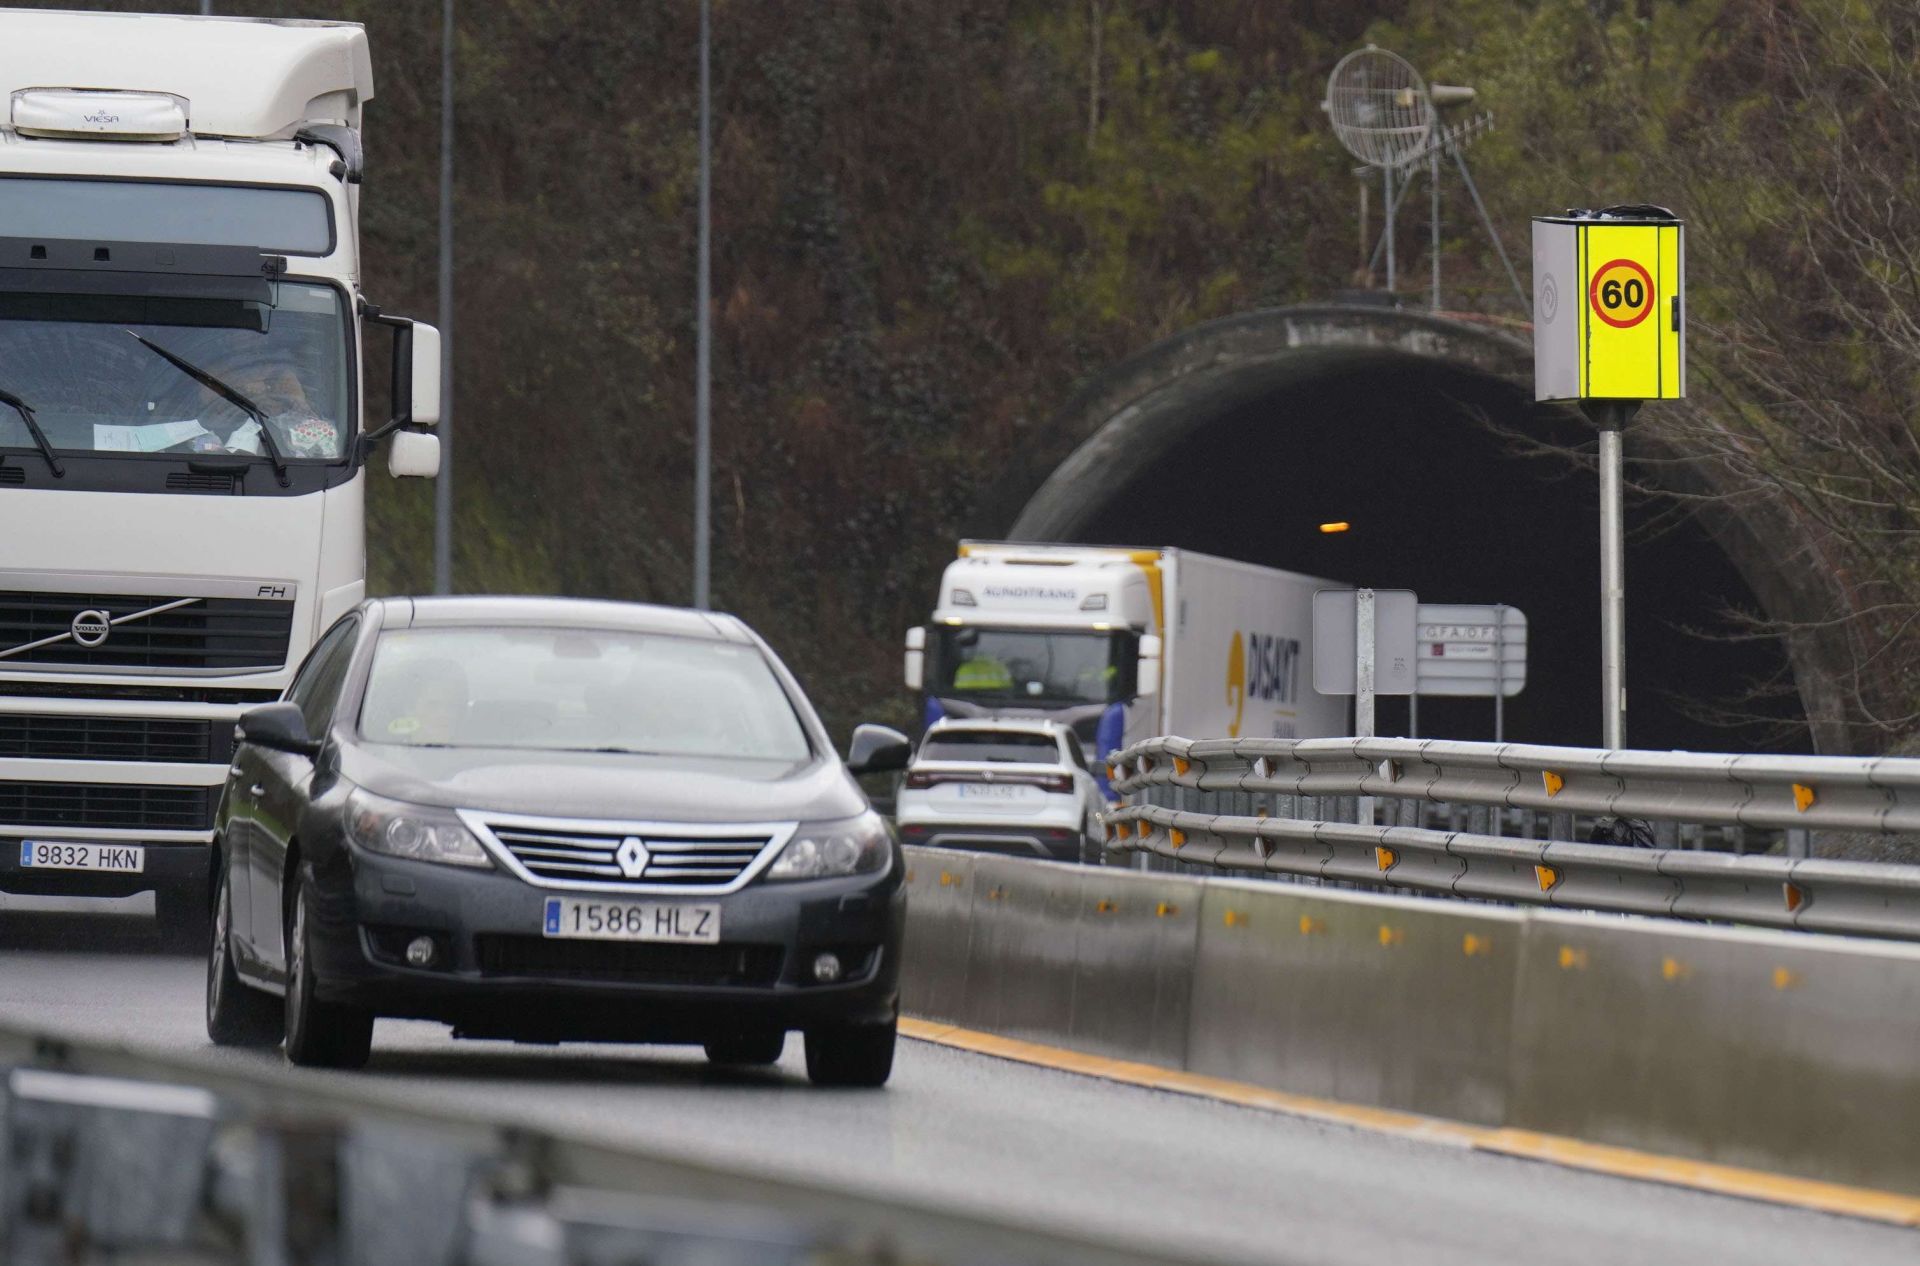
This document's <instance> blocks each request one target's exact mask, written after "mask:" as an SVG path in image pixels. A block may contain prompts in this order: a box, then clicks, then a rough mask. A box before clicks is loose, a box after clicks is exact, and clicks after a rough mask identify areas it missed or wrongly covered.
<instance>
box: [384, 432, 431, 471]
mask: <svg viewBox="0 0 1920 1266" xmlns="http://www.w3.org/2000/svg"><path fill="white" fill-rule="evenodd" d="M387 469H388V470H389V471H390V472H392V474H393V476H394V477H395V478H400V477H402V476H407V475H412V476H416V477H418V478H422V479H432V478H433V477H434V476H436V475H438V474H439V473H440V437H439V436H437V435H428V434H427V433H426V432H425V431H395V432H394V433H393V434H392V435H390V436H388V437H387Z"/></svg>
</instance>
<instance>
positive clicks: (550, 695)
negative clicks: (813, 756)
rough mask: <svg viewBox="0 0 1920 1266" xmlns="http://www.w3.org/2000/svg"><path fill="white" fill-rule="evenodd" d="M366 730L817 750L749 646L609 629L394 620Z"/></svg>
mask: <svg viewBox="0 0 1920 1266" xmlns="http://www.w3.org/2000/svg"><path fill="white" fill-rule="evenodd" d="M360 732H361V734H362V735H363V736H364V737H365V738H367V739H368V740H369V741H371V742H375V743H394V744H400V745H404V746H410V747H477V748H521V749H533V750H539V751H611V752H633V753H644V754H649V755H666V756H698V757H716V758H733V759H748V760H778V761H784V762H789V763H792V762H798V761H803V760H805V759H807V757H808V756H809V755H810V753H811V751H812V749H811V747H810V745H809V744H808V742H807V734H806V730H805V729H804V728H803V727H802V726H801V723H800V718H799V716H798V715H797V714H796V713H795V711H794V706H793V703H792V701H791V700H789V699H788V697H787V692H786V691H785V690H784V689H783V688H782V687H781V684H780V681H779V679H778V678H777V677H776V676H775V675H774V672H773V669H772V667H771V666H770V665H769V664H768V663H767V661H766V658H765V657H764V656H763V655H762V654H761V653H760V651H759V649H758V648H757V647H754V646H743V645H739V644H736V643H732V642H718V641H710V640H704V639H699V638H685V637H671V636H662V635H655V634H643V633H629V632H623V631H618V630H604V629H559V628H465V627H462V628H428V629H396V630H392V631H390V632H387V633H383V634H381V636H380V644H379V646H378V648H377V649H376V651H375V653H374V660H373V669H372V676H371V678H370V680H369V681H368V683H367V693H366V699H365V702H364V703H363V705H362V707H361V710H360Z"/></svg>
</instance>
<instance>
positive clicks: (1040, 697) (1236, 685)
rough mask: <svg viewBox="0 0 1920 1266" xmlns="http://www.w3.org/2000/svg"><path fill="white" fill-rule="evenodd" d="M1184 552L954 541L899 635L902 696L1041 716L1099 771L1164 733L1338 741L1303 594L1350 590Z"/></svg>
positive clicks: (937, 705)
mask: <svg viewBox="0 0 1920 1266" xmlns="http://www.w3.org/2000/svg"><path fill="white" fill-rule="evenodd" d="M1346 587H1347V586H1344V585H1338V584H1336V583H1335V582H1333V581H1328V580H1317V579H1315V578H1313V577H1311V576H1302V575H1298V574H1296V573H1294V572H1288V571H1279V570H1277V569H1275V568H1272V567H1257V566H1254V565H1253V564H1251V563H1239V562H1234V561H1232V560H1229V559H1225V558H1214V557H1212V556H1210V555H1207V554H1196V553H1194V552H1192V551H1191V550H1180V549H1130V548H1118V547H1115V548H1106V547H1097V546H1083V545H1021V544H1012V543H1004V542H986V541H965V542H962V543H961V545H960V556H959V557H958V558H957V559H955V560H954V561H953V562H952V563H950V564H948V565H947V569H946V574H945V575H943V576H942V577H941V579H940V596H939V599H938V602H937V605H936V606H935V608H934V612H933V620H932V622H931V623H930V624H928V625H926V626H925V627H921V628H914V629H909V630H908V631H907V643H906V678H907V685H908V686H909V687H910V688H912V689H914V690H917V691H920V692H921V694H922V696H923V698H924V706H925V720H926V722H927V723H928V724H931V723H932V722H933V721H935V720H938V719H939V718H941V717H969V716H1036V715H1041V716H1051V717H1055V718H1057V719H1059V720H1061V721H1064V722H1066V723H1067V724H1069V725H1071V726H1072V727H1073V728H1074V731H1075V732H1076V733H1077V734H1079V736H1080V739H1081V742H1082V744H1083V745H1084V746H1085V747H1086V750H1087V753H1088V755H1089V756H1091V757H1092V758H1093V759H1094V761H1095V763H1096V770H1097V772H1098V773H1099V774H1100V776H1101V778H1102V788H1103V789H1104V790H1107V792H1108V794H1109V795H1111V794H1112V793H1111V789H1110V788H1107V787H1106V784H1105V782H1104V779H1105V774H1106V771H1105V769H1104V768H1099V766H1101V765H1103V764H1104V762H1105V759H1106V757H1107V756H1108V755H1109V754H1111V753H1112V752H1114V751H1116V750H1118V749H1119V748H1121V747H1124V746H1126V745H1127V744H1128V743H1132V742H1135V741H1137V740H1139V739H1143V738H1151V737H1154V736H1157V735H1162V734H1178V735H1181V736H1184V737H1188V738H1221V737H1247V738H1320V737H1325V736H1328V735H1335V734H1342V733H1345V732H1346V731H1347V705H1346V701H1345V700H1344V699H1341V698H1332V697H1328V696H1324V695H1319V694H1316V693H1314V690H1313V687H1312V682H1311V667H1312V660H1311V658H1310V655H1311V652H1312V638H1313V595H1314V592H1315V591H1316V590H1320V589H1332V588H1346Z"/></svg>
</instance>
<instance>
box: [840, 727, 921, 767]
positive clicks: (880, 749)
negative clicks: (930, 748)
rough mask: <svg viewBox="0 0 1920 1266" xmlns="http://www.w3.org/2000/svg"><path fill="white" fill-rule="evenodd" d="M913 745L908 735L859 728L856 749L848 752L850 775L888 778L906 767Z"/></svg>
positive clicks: (886, 729)
mask: <svg viewBox="0 0 1920 1266" xmlns="http://www.w3.org/2000/svg"><path fill="white" fill-rule="evenodd" d="M912 755H913V744H912V742H910V741H909V740H908V738H907V736H906V735H904V734H902V733H901V732H900V731H898V730H895V729H890V728H888V727H887V726H884V725H857V726H855V727H854V729H853V745H852V747H851V748H850V749H849V750H848V752H847V771H848V772H849V773H854V774H888V773H892V772H893V771H895V770H898V769H905V768H906V767H907V760H908V759H909V758H910V757H911V756H912Z"/></svg>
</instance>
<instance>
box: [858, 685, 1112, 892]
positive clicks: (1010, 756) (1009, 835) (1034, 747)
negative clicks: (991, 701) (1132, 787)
mask: <svg viewBox="0 0 1920 1266" xmlns="http://www.w3.org/2000/svg"><path fill="white" fill-rule="evenodd" d="M1105 809H1106V800H1105V798H1104V797H1103V796H1102V795H1101V793H1100V784H1099V783H1098V782H1096V781H1095V780H1094V776H1093V773H1092V771H1091V770H1089V769H1088V768H1087V757H1086V753H1085V752H1084V751H1083V750H1082V749H1081V747H1080V740H1079V738H1078V737H1076V736H1075V735H1074V733H1073V731H1072V730H1070V729H1068V728H1067V727H1066V726H1065V725H1062V724H1061V723H1060V722H1058V721H1049V720H1046V719H1044V718H1038V717H1035V718H1022V719H1008V720H986V719H973V720H960V719H948V720H943V721H936V722H934V724H933V726H932V727H931V728H930V729H928V730H927V733H926V735H925V737H923V738H922V739H921V740H920V750H919V751H918V752H916V753H915V754H914V758H913V762H912V763H911V764H910V765H908V766H907V777H906V781H905V783H904V784H902V786H901V788H900V799H899V804H898V808H897V810H896V815H895V816H896V818H897V820H898V824H899V827H900V838H901V840H902V841H903V842H905V843H908V844H930V845H934V846H937V847H942V848H967V849H978V850H981V851H984V852H993V853H1015V854H1018V855H1020V856H1031V857H1045V858H1052V859H1054V860H1057V861H1076V860H1077V861H1086V860H1090V859H1095V858H1098V856H1099V855H1100V845H1099V842H1098V841H1099V834H1098V831H1099V816H1100V814H1101V813H1102V812H1104V811H1105Z"/></svg>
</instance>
